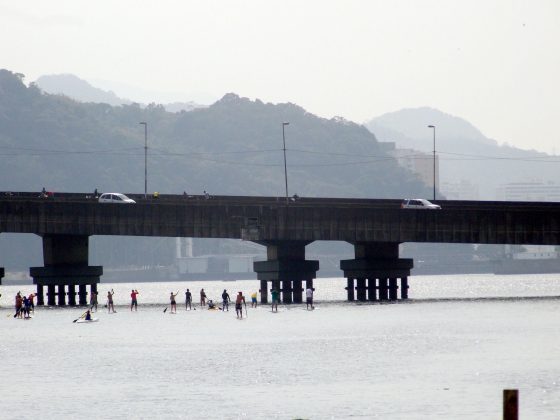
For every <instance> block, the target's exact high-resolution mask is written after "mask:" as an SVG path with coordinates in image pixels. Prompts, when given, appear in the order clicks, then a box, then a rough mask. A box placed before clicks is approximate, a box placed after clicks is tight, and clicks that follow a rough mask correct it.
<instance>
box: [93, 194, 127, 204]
mask: <svg viewBox="0 0 560 420" xmlns="http://www.w3.org/2000/svg"><path fill="white" fill-rule="evenodd" d="M99 202H100V203H119V204H134V203H136V201H134V200H133V199H132V198H128V197H127V196H126V195H124V194H121V193H103V194H101V195H100V196H99Z"/></svg>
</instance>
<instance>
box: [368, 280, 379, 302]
mask: <svg viewBox="0 0 560 420" xmlns="http://www.w3.org/2000/svg"><path fill="white" fill-rule="evenodd" d="M367 291H368V300H371V301H373V300H376V299H377V279H376V278H375V277H370V278H369V279H368V288H367Z"/></svg>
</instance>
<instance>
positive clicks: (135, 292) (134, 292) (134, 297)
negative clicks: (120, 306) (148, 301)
mask: <svg viewBox="0 0 560 420" xmlns="http://www.w3.org/2000/svg"><path fill="white" fill-rule="evenodd" d="M139 294H140V293H138V290H134V289H132V292H131V293H130V299H131V302H130V310H131V311H132V308H133V307H134V310H135V311H137V310H138V299H137V296H138V295H139Z"/></svg>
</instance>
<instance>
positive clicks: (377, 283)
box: [0, 192, 560, 305]
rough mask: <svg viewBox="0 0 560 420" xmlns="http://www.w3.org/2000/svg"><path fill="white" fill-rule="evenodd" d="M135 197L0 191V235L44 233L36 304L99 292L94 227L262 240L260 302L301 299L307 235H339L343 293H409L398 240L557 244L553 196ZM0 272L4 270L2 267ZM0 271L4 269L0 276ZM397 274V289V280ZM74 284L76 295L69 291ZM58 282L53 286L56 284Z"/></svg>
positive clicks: (310, 271) (312, 270) (313, 268)
mask: <svg viewBox="0 0 560 420" xmlns="http://www.w3.org/2000/svg"><path fill="white" fill-rule="evenodd" d="M127 195H128V196H129V197H131V198H133V199H134V200H136V204H107V203H99V202H98V201H97V199H96V198H95V197H92V196H89V195H87V194H83V193H82V194H80V193H56V194H54V195H53V196H50V197H48V198H42V197H39V196H38V194H37V193H21V192H18V193H1V194H0V233H1V232H15V233H34V234H37V235H40V236H41V237H42V238H43V255H44V267H32V268H31V269H30V274H31V277H33V281H34V283H35V284H36V285H37V294H38V304H44V297H43V293H44V292H43V288H44V287H47V298H48V299H47V303H48V304H49V305H54V304H56V297H58V304H59V305H65V304H66V303H67V302H66V297H68V304H69V305H76V304H77V302H76V294H77V295H78V297H79V301H78V304H80V305H85V304H86V303H87V302H86V297H87V290H86V286H87V285H90V292H96V291H97V284H98V283H99V280H100V276H101V275H102V273H103V269H102V267H100V266H90V265H89V263H88V239H89V236H92V235H129V236H161V237H193V238H232V239H242V240H247V241H253V242H256V243H259V244H261V245H264V246H266V248H267V260H266V261H260V262H255V263H254V270H255V271H256V273H257V278H258V279H259V280H260V281H261V287H260V289H261V301H262V302H263V303H266V302H267V301H268V290H269V285H268V282H271V283H272V288H275V289H278V290H281V292H282V293H281V296H282V301H283V302H285V303H291V302H301V301H302V286H303V282H304V281H305V282H306V287H309V286H311V287H313V280H314V278H315V276H316V272H317V270H318V269H319V262H318V261H310V260H306V259H305V246H306V245H308V244H309V243H311V242H313V241H346V242H349V243H351V244H353V245H354V248H355V258H354V259H351V260H344V261H341V264H340V267H341V269H342V270H343V272H344V276H345V277H346V278H347V281H348V285H347V298H348V300H355V299H356V300H359V301H365V300H377V299H379V300H387V299H388V300H395V299H397V297H398V296H397V295H398V289H399V288H400V292H401V298H402V299H406V298H407V297H408V277H409V275H410V269H411V268H412V267H413V261H412V259H403V258H399V251H398V245H399V244H400V243H403V242H441V243H477V244H480V243H483V244H519V245H532V244H535V245H558V244H560V203H544V202H538V203H535V202H496V201H494V202H489V201H484V202H482V201H435V203H437V204H440V205H441V206H442V209H441V210H412V209H401V208H400V203H401V200H391V199H386V200H383V199H349V198H309V197H302V198H297V199H295V200H293V199H291V200H290V201H288V202H286V199H285V198H284V197H250V196H212V197H208V198H206V197H204V196H186V195H160V196H159V197H158V198H154V197H153V196H149V197H147V198H144V196H143V195H137V194H127ZM0 273H1V274H3V272H1V271H0ZM0 278H1V277H0ZM399 279H400V287H399V285H398V280H399ZM76 286H78V289H79V290H78V293H76ZM55 288H58V292H57V291H56V290H55Z"/></svg>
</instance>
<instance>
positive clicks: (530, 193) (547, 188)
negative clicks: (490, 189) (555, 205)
mask: <svg viewBox="0 0 560 420" xmlns="http://www.w3.org/2000/svg"><path fill="white" fill-rule="evenodd" d="M496 199H498V200H503V201H560V184H557V183H555V182H554V181H547V182H543V181H528V182H510V183H508V184H502V185H501V186H499V187H498V188H497V190H496Z"/></svg>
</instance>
